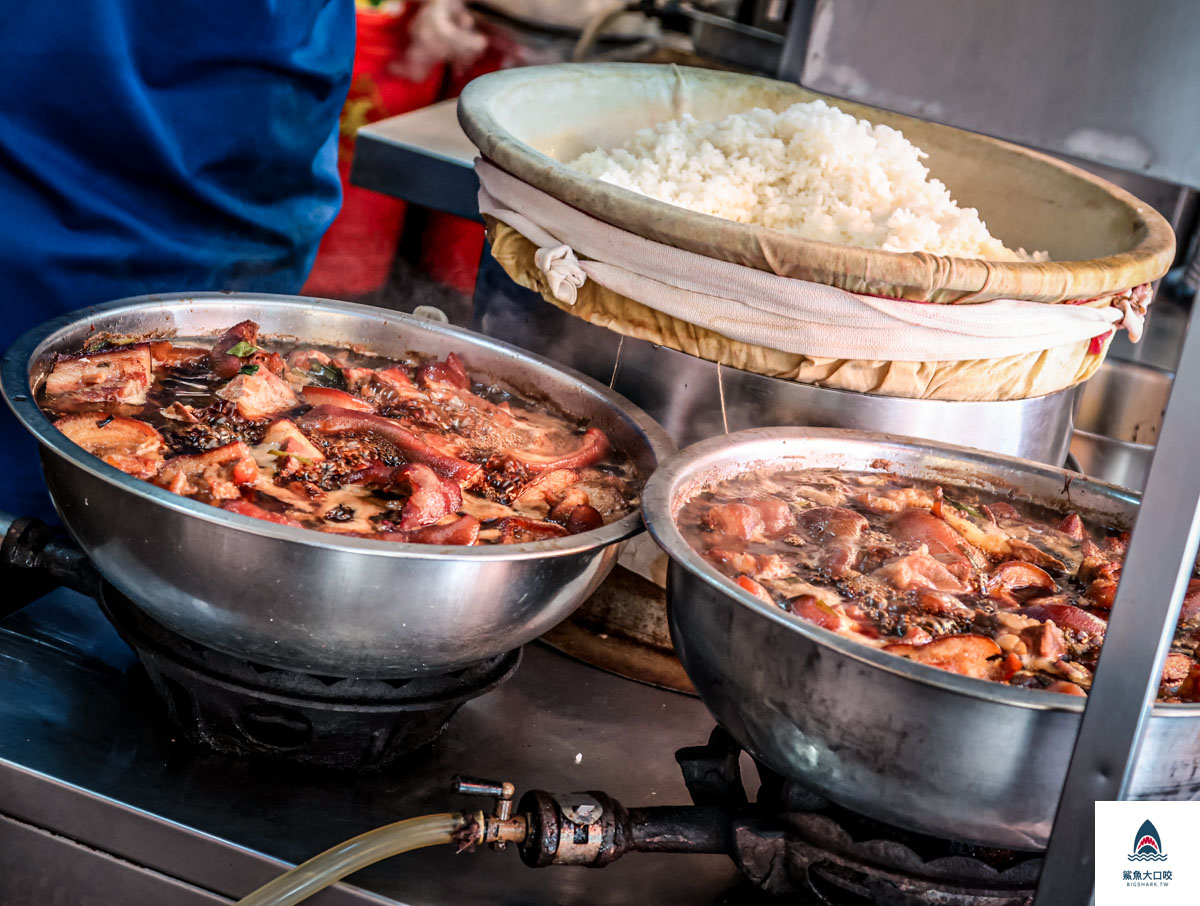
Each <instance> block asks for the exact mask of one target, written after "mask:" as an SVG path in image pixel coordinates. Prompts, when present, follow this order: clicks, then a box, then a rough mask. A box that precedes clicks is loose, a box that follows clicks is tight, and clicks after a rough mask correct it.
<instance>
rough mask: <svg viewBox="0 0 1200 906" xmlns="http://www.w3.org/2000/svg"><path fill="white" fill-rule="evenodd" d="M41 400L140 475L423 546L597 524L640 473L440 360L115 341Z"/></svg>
mask: <svg viewBox="0 0 1200 906" xmlns="http://www.w3.org/2000/svg"><path fill="white" fill-rule="evenodd" d="M37 399H38V403H39V405H40V406H41V407H42V409H43V411H45V412H46V414H47V415H49V416H50V417H51V418H52V419H54V420H55V426H56V427H58V428H59V430H61V431H62V432H63V433H64V434H66V435H67V436H68V437H69V438H71V440H73V441H74V442H75V443H77V444H79V445H80V446H81V447H83V448H84V449H86V450H88V451H89V452H90V453H92V454H94V455H96V456H98V457H100V458H101V459H103V460H104V461H105V462H107V463H108V464H109V465H112V466H115V467H116V468H118V469H121V470H123V471H125V472H127V473H129V474H131V475H134V476H135V477H137V478H141V479H144V480H146V481H150V482H153V483H154V484H157V485H159V486H161V487H164V488H167V489H168V490H171V491H173V492H175V493H177V494H181V495H184V496H188V497H192V498H194V499H196V500H200V501H203V502H205V503H209V504H212V505H214V506H219V507H221V508H223V509H226V510H230V511H232V512H236V513H241V514H243V515H246V516H252V517H255V518H258V519H264V520H267V521H270V522H276V523H281V524H285V525H292V526H299V527H304V528H311V529H317V530H319V531H324V532H333V533H338V534H349V535H354V536H360V537H370V538H376V539H380V540H389V541H405V542H415V543H429V544H458V545H463V544H485V543H511V542H520V541H537V540H542V539H546V538H555V537H561V536H564V535H569V534H574V533H577V532H582V531H587V530H588V529H592V528H597V527H599V526H601V525H604V524H606V523H609V522H612V521H614V520H616V519H619V518H621V517H622V516H624V515H626V514H627V513H629V512H630V511H631V510H632V509H633V508H634V507H635V506H636V505H637V503H638V495H639V489H640V486H641V479H640V477H639V476H638V475H637V472H636V469H635V467H634V466H633V464H632V463H631V462H630V461H629V460H628V458H627V457H626V456H624V455H623V454H622V453H621V452H620V451H616V450H613V449H612V446H611V444H610V443H609V441H608V438H607V436H606V435H605V434H604V433H603V432H602V431H600V430H599V429H597V428H594V427H586V426H582V425H579V424H577V423H576V422H574V421H572V420H571V419H569V418H567V417H566V416H565V415H564V414H563V413H561V412H559V411H557V410H556V409H555V408H554V407H553V406H552V405H550V404H548V403H546V402H543V401H535V400H533V399H529V398H526V397H524V396H522V395H521V394H519V393H517V392H515V391H514V390H512V389H511V388H508V387H505V386H502V385H499V384H494V383H489V382H486V381H482V380H480V379H478V377H477V376H474V377H473V376H472V375H471V374H470V373H469V372H468V365H467V364H466V363H464V362H463V361H462V359H460V358H459V357H458V356H457V355H455V354H453V353H451V354H450V355H449V356H447V357H446V359H445V360H444V361H434V360H427V359H423V358H421V357H419V356H415V355H411V356H408V357H406V358H404V359H403V360H395V361H393V360H389V359H384V358H381V357H378V356H372V355H368V354H364V353H361V352H359V351H355V350H346V349H331V348H328V347H314V346H305V345H303V344H296V343H288V344H284V343H274V342H269V341H267V340H265V339H263V338H260V337H259V334H258V326H257V325H256V324H254V323H253V322H249V321H245V322H242V323H241V324H238V325H235V326H234V327H232V328H230V330H229V331H227V332H226V333H225V334H224V335H223V336H221V337H220V338H219V339H218V340H217V341H216V343H213V341H212V338H209V339H207V340H192V341H186V340H181V341H173V342H168V341H165V340H159V341H149V342H137V341H134V340H129V339H125V338H121V337H112V336H105V337H103V338H100V339H99V340H97V341H94V342H93V343H91V344H89V347H88V348H86V349H84V350H82V351H81V352H80V353H79V354H78V355H73V356H62V357H59V358H58V359H57V360H56V361H55V362H54V365H53V367H52V368H51V370H50V372H49V374H48V375H47V377H46V379H45V381H44V382H43V383H42V384H41V385H40V386H39V388H38V392H37Z"/></svg>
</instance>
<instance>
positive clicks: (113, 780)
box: [0, 591, 736, 906]
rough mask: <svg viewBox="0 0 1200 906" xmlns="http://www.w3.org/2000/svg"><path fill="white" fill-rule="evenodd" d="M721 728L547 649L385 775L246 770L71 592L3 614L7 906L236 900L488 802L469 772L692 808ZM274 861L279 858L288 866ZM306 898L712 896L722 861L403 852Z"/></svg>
mask: <svg viewBox="0 0 1200 906" xmlns="http://www.w3.org/2000/svg"><path fill="white" fill-rule="evenodd" d="M712 725H713V721H712V718H711V717H709V715H708V713H707V712H706V711H705V710H704V708H703V706H702V705H701V704H700V703H699V702H698V701H697V700H695V699H692V698H689V697H686V696H682V695H677V694H674V693H670V692H662V691H658V690H655V689H651V688H649V687H646V686H641V685H638V684H636V683H633V682H630V681H627V680H623V679H619V678H617V677H614V676H610V675H608V674H605V673H602V672H600V671H598V670H595V669H593V668H590V667H586V666H583V665H581V664H578V663H576V662H574V661H571V660H569V659H567V658H565V657H564V656H562V655H559V654H557V653H554V652H552V651H550V650H548V649H545V648H543V647H541V646H539V645H537V644H534V645H530V646H528V647H527V649H526V653H525V660H524V663H523V664H522V665H521V667H520V668H519V670H518V671H517V674H516V675H515V676H514V677H513V679H512V680H510V681H509V682H508V683H507V684H506V685H504V686H501V687H500V688H499V689H497V690H496V691H494V692H492V693H490V694H488V695H485V696H483V697H482V698H479V699H476V700H474V701H472V702H469V703H468V704H466V705H465V706H464V707H463V709H462V710H461V711H460V712H459V714H458V715H456V717H455V718H454V719H453V720H452V722H451V724H450V728H449V730H448V731H447V732H446V735H445V736H444V737H442V739H440V740H439V741H438V742H437V743H435V744H434V746H433V748H432V750H431V751H429V752H426V753H424V754H418V755H414V756H411V757H410V758H409V759H408V760H407V761H406V762H405V763H403V764H401V765H400V766H397V767H394V768H392V769H389V770H388V771H386V772H384V773H381V774H377V775H374V776H360V777H354V776H338V775H332V774H327V773H326V774H322V773H316V772H312V771H303V770H298V769H292V768H281V767H278V766H269V765H264V764H255V763H252V762H247V761H241V760H237V759H233V758H229V757H225V756H220V755H217V754H214V753H211V752H207V751H204V750H199V749H195V748H192V747H190V746H188V745H186V744H184V743H182V742H177V741H175V740H174V739H172V736H171V730H170V728H169V727H168V726H167V725H165V723H164V722H163V720H162V719H161V718H160V716H159V705H158V702H157V701H155V700H154V699H153V698H152V696H151V694H150V691H149V688H148V685H147V684H146V682H145V679H144V677H143V676H142V675H141V673H140V668H139V667H138V665H137V661H136V659H135V658H134V656H133V654H132V653H131V652H130V651H129V649H127V648H126V647H125V645H124V643H123V642H121V641H120V639H119V638H118V637H117V635H116V633H115V632H114V630H113V629H112V628H111V627H110V626H109V624H108V623H107V622H106V621H105V619H104V618H103V616H102V615H101V614H100V612H99V609H98V608H97V606H96V605H95V604H94V603H93V602H92V601H91V600H89V599H86V598H83V597H81V596H79V595H76V594H74V593H72V592H67V591H59V592H55V593H54V594H52V595H50V596H48V597H46V598H44V599H42V600H41V601H39V602H37V603H35V604H33V605H31V606H30V607H29V608H27V609H26V610H24V611H22V612H20V613H18V614H16V615H14V616H12V617H9V618H8V619H7V620H4V621H3V622H0V904H6V906H7V904H35V903H36V904H45V903H52V902H54V903H67V902H69V903H72V904H91V903H96V904H99V903H103V904H106V906H121V904H131V906H132V904H145V903H172V904H181V906H192V904H215V903H227V902H229V901H230V900H231V899H236V898H237V897H238V896H242V895H244V894H246V893H248V892H249V891H250V890H252V889H254V888H255V887H257V886H259V885H260V884H262V883H264V882H266V881H267V880H269V879H270V878H271V877H273V876H274V875H276V874H278V873H279V872H280V871H281V870H282V868H281V866H282V862H291V863H294V862H298V861H302V860H303V859H305V858H307V857H309V856H311V855H314V854H316V853H317V852H319V851H320V850H322V849H325V848H326V847H328V846H330V845H332V844H334V843H337V842H339V841H341V840H343V839H345V838H347V837H350V836H353V835H355V834H357V833H360V832H362V831H365V830H368V829H370V828H373V827H376V826H378V825H380V824H384V823H387V822H390V821H394V820H397V819H399V818H402V817H408V816H413V815H420V814H425V813H428V812H437V811H446V810H452V809H457V808H466V807H479V806H480V804H481V803H480V802H479V801H477V800H475V801H472V800H465V799H461V798H458V797H455V796H454V795H452V794H451V793H450V792H449V785H450V780H451V777H452V776H453V775H454V774H455V773H456V772H459V771H461V772H464V773H469V774H475V775H479V776H485V777H496V778H501V779H505V780H511V781H513V782H514V783H516V785H517V788H518V790H524V789H528V788H530V787H538V788H542V789H550V790H558V791H566V790H575V789H601V790H605V791H606V792H608V793H610V794H612V795H614V796H616V797H617V798H618V799H620V800H621V801H623V802H624V803H625V804H627V805H668V804H684V803H687V802H688V801H689V800H688V795H687V791H686V789H685V787H684V784H683V780H682V777H681V775H680V774H679V770H678V768H677V766H676V764H675V762H674V759H673V755H674V751H675V749H677V748H679V747H682V746H687V745H695V744H701V743H703V742H704V740H705V739H706V738H707V735H708V732H709V731H710V730H711V728H712ZM280 860H282V861H280ZM352 880H353V881H354V883H355V884H358V885H361V886H360V887H347V886H342V887H340V888H339V889H337V890H334V891H327V892H326V893H325V894H321V895H318V896H317V897H314V898H313V899H312V900H311V902H312V903H314V904H322V903H323V904H326V906H334V904H338V903H340V904H352V903H353V904H367V903H381V904H382V903H409V904H414V906H418V904H419V906H434V904H460V903H467V902H480V903H523V904H537V903H561V904H570V903H587V904H589V906H603V904H624V903H631V904H632V903H637V904H643V903H667V902H671V903H711V902H713V901H714V900H716V899H718V898H722V899H723V900H724V901H726V902H728V899H726V898H727V895H728V892H729V890H730V889H731V888H734V887H735V885H736V872H735V869H734V867H733V863H732V862H731V861H730V860H729V859H728V858H726V857H724V856H669V855H642V854H633V855H630V856H628V857H626V858H625V859H623V860H621V861H620V862H618V863H616V864H614V865H612V866H609V867H608V868H606V869H604V870H603V871H591V870H587V869H574V868H548V869H529V868H526V867H525V866H524V865H523V864H521V862H520V860H519V858H518V856H517V854H516V853H515V852H513V851H511V850H510V851H509V852H504V853H495V852H491V851H488V850H485V851H482V852H478V853H474V854H464V855H455V854H454V853H453V852H452V851H451V850H450V849H449V848H439V849H431V850H424V851H422V852H418V853H409V854H407V855H404V856H400V857H398V858H396V859H393V860H391V861H390V862H387V863H383V864H380V865H378V866H375V867H373V868H371V869H368V870H367V871H364V872H363V873H361V874H360V875H356V876H354V877H353V878H352Z"/></svg>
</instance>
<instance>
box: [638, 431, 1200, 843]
mask: <svg viewBox="0 0 1200 906" xmlns="http://www.w3.org/2000/svg"><path fill="white" fill-rule="evenodd" d="M765 464H771V465H777V464H786V465H787V466H790V467H795V468H807V467H817V468H839V469H851V470H860V471H879V470H880V469H890V470H894V471H896V472H898V473H900V474H902V475H911V476H914V477H917V478H928V479H933V480H937V481H940V482H952V483H957V484H965V485H970V486H975V487H982V488H997V489H1001V490H1012V489H1016V490H1018V491H1019V492H1020V493H1022V494H1024V495H1025V496H1027V497H1028V498H1029V499H1031V500H1033V501H1036V502H1039V503H1044V504H1047V505H1050V506H1056V507H1059V508H1065V507H1069V508H1071V509H1074V510H1076V511H1078V512H1080V513H1081V514H1083V515H1084V517H1085V518H1087V517H1092V518H1095V519H1098V520H1101V521H1104V522H1106V523H1108V524H1110V525H1128V524H1130V523H1131V522H1132V520H1133V517H1134V515H1135V513H1136V508H1137V498H1136V497H1134V496H1133V495H1132V494H1131V493H1130V492H1128V491H1124V490H1121V489H1120V488H1116V487H1113V486H1111V485H1104V484H1099V483H1097V482H1093V481H1089V480H1086V479H1083V478H1080V477H1078V476H1074V475H1071V474H1070V473H1068V472H1064V471H1062V470H1060V469H1055V468H1050V467H1047V466H1042V465H1037V464H1035V463H1030V462H1025V461H1022V460H1018V459H1012V458H1009V457H1005V456H997V455H994V454H990V453H984V452H982V451H979V450H972V449H966V448H962V447H952V446H949V445H944V444H936V443H931V442H926V441H919V440H914V439H911V438H897V437H891V436H888V435H883V434H866V433H859V432H852V431H843V430H832V429H783V428H776V429H758V430H752V431H743V432H740V433H738V434H733V435H729V436H728V437H721V438H713V439H711V440H707V441H704V442H702V443H699V444H696V445H695V446H693V447H690V448H689V449H687V450H685V451H684V452H682V453H680V454H678V455H677V456H674V457H672V458H671V459H669V460H668V461H667V462H666V463H664V464H663V465H662V466H661V467H660V468H659V470H658V472H656V473H655V474H654V476H653V477H652V478H651V480H650V483H649V484H648V486H647V488H646V491H645V495H644V502H643V511H644V514H645V517H646V524H647V527H648V528H649V530H650V533H651V534H652V535H653V537H654V539H655V540H656V541H657V542H658V543H659V544H660V545H661V546H662V547H663V548H664V549H665V550H666V551H667V553H668V554H669V555H670V558H671V565H670V568H669V573H668V579H667V593H668V601H669V611H670V622H671V633H672V637H673V638H674V641H675V649H676V651H677V652H678V654H679V657H680V660H681V661H682V662H683V666H684V668H685V669H686V670H687V672H688V675H689V676H690V677H691V680H692V682H693V683H694V684H695V686H696V689H697V691H698V692H699V694H700V697H701V698H702V699H703V700H704V702H705V704H706V705H707V706H708V708H709V710H711V711H712V712H713V714H714V716H715V717H716V718H717V720H719V721H720V722H721V723H722V724H723V725H724V726H725V727H726V728H727V729H728V730H729V731H730V732H731V733H732V734H733V735H734V736H735V737H736V738H737V739H738V740H739V741H740V742H741V743H742V744H743V745H744V746H745V747H746V748H747V750H748V751H749V752H750V753H751V754H753V755H755V756H756V757H757V758H760V759H761V760H762V761H763V762H764V763H765V764H767V765H768V766H770V767H771V768H773V769H775V770H776V771H778V772H780V773H781V774H784V775H785V776H787V777H791V778H795V779H798V780H803V781H805V782H806V783H809V784H811V785H812V786H814V787H816V788H817V789H818V790H820V791H822V792H823V793H825V794H826V795H828V796H829V797H830V798H831V799H833V800H835V801H836V802H839V803H841V804H843V805H845V806H847V807H849V808H852V809H855V810H857V811H860V812H862V813H864V814H867V815H871V816H873V817H875V818H878V819H880V820H884V821H890V822H893V823H895V824H897V825H900V826H904V827H909V828H912V829H915V830H920V831H924V832H927V833H931V834H936V835H939V836H942V837H945V838H949V839H954V840H964V841H967V842H971V843H977V844H982V845H991V846H1004V847H1009V848H1014V849H1040V848H1042V847H1044V846H1045V844H1046V841H1047V840H1048V839H1049V835H1050V828H1051V824H1052V822H1053V819H1054V812H1055V809H1056V807H1057V805H1058V799H1059V794H1060V792H1061V790H1062V785H1063V780H1064V778H1065V776H1066V771H1067V763H1068V760H1069V759H1070V757H1071V751H1072V748H1073V746H1074V744H1075V737H1076V735H1077V733H1078V729H1079V720H1080V714H1081V713H1082V710H1083V706H1084V702H1083V700H1081V699H1079V698H1075V697H1072V696H1066V695H1058V694H1054V693H1047V692H1040V691H1037V690H1031V689H1022V688H1017V687H1013V686H1007V685H1002V684H998V683H989V682H986V681H983V680H976V679H971V678H969V677H964V676H958V675H956V674H953V673H947V672H945V671H942V670H938V669H936V668H932V667H927V666H925V665H923V664H918V663H915V662H912V661H909V660H905V659H904V658H900V657H896V656H895V655H891V654H888V653H886V652H883V651H877V650H875V649H873V648H869V647H867V646H864V645H860V644H858V643H856V642H854V641H852V640H850V639H846V638H843V637H841V636H838V635H835V634H834V633H832V632H829V631H827V630H825V629H822V628H820V627H818V626H815V625H813V624H811V623H807V622H804V621H802V620H799V619H797V618H794V617H792V616H790V615H789V614H787V613H786V612H784V611H783V610H781V609H779V608H777V607H773V606H771V605H768V604H764V603H763V602H761V601H759V600H758V599H757V598H755V597H754V596H753V595H751V594H749V593H747V592H745V591H743V590H742V589H740V588H738V587H737V586H736V585H735V584H734V583H732V582H730V581H729V580H728V579H726V578H725V577H723V576H722V575H721V574H720V573H718V572H717V571H716V570H715V569H714V568H713V567H711V566H709V565H708V564H707V563H706V562H705V561H704V560H703V559H702V558H701V557H700V556H699V554H697V552H696V551H695V550H693V549H692V548H691V546H690V545H689V544H688V543H687V542H686V541H685V540H684V538H683V536H682V535H681V534H680V532H679V530H678V529H677V528H676V525H675V520H674V516H675V513H676V512H677V511H678V509H679V507H680V506H681V505H682V504H683V502H684V501H686V500H687V499H688V498H689V497H690V496H691V495H692V494H693V493H694V492H695V491H696V490H697V489H698V488H699V487H701V486H702V485H704V484H706V483H708V482H710V481H713V480H719V479H721V478H724V477H727V476H732V475H735V474H738V473H741V472H743V471H745V470H747V469H751V468H754V467H756V466H759V465H765ZM1197 718H1200V705H1161V704H1160V705H1157V706H1156V707H1155V709H1154V712H1153V716H1152V718H1151V720H1150V724H1149V730H1148V732H1147V737H1146V742H1145V746H1144V748H1143V750H1142V755H1141V758H1140V760H1139V762H1138V769H1137V773H1136V775H1135V777H1134V779H1133V784H1132V795H1133V798H1143V799H1189V798H1200V719H1197Z"/></svg>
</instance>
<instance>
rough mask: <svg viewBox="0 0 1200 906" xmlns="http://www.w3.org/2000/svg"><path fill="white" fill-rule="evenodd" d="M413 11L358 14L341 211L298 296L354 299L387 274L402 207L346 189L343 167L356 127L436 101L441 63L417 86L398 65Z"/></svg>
mask: <svg viewBox="0 0 1200 906" xmlns="http://www.w3.org/2000/svg"><path fill="white" fill-rule="evenodd" d="M417 9H418V3H417V2H413V0H410V2H408V3H406V4H405V5H404V8H403V10H402V11H401V12H400V13H399V14H398V15H397V14H390V13H384V12H379V11H377V10H359V11H358V14H357V23H358V42H357V48H356V50H355V54H354V73H353V76H352V77H351V84H350V93H349V96H348V97H347V98H346V103H345V106H343V108H342V119H341V142H340V143H339V146H338V173H339V175H340V176H341V180H342V191H343V200H342V210H341V212H340V213H339V214H338V216H337V219H335V220H334V222H333V224H332V225H331V226H330V227H329V230H328V232H326V234H325V237H324V239H322V240H321V247H320V249H319V250H318V252H317V258H316V261H315V262H314V263H313V268H312V271H311V272H310V273H309V276H308V281H307V282H306V283H305V284H304V288H303V289H302V290H301V292H302V293H304V294H305V295H313V296H332V297H335V298H353V297H355V296H361V295H364V294H366V293H369V292H372V291H373V290H376V289H378V288H379V287H380V286H382V285H383V284H384V283H385V282H386V281H387V278H388V274H389V272H390V271H391V266H392V258H393V257H394V256H395V254H396V244H397V242H398V241H399V238H400V232H401V230H402V229H403V226H404V208H405V205H404V202H402V201H399V200H397V199H394V198H389V197H387V196H386V195H382V194H380V193H378V192H372V191H370V190H368V189H361V188H359V187H358V186H352V185H350V164H351V161H352V160H353V158H354V136H355V133H356V132H357V131H358V129H359V127H361V126H364V125H366V124H367V123H373V122H375V121H376V120H380V119H383V118H384V117H388V116H395V115H396V114H398V113H406V112H408V111H409V110H416V109H417V108H419V107H425V106H427V105H429V104H432V103H433V102H434V101H436V100H437V99H438V92H439V90H440V88H441V85H442V79H443V77H444V75H445V67H444V66H443V65H437V66H435V67H433V68H432V70H431V71H430V72H429V73H428V74H427V75H426V76H425V77H424V78H423V79H422V80H420V81H414V80H412V79H410V78H408V77H407V75H406V74H405V72H404V68H403V59H404V55H405V52H406V51H407V50H408V46H409V25H410V23H411V22H412V18H413V16H415V15H416V12H417Z"/></svg>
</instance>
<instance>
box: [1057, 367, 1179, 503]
mask: <svg viewBox="0 0 1200 906" xmlns="http://www.w3.org/2000/svg"><path fill="white" fill-rule="evenodd" d="M1173 380H1174V375H1173V374H1172V373H1171V372H1170V371H1164V370H1163V369H1161V368H1155V367H1153V366H1152V365H1143V364H1139V363H1136V362H1124V361H1120V360H1118V359H1111V358H1110V359H1108V360H1107V361H1106V362H1105V363H1104V364H1103V365H1101V366H1100V370H1099V371H1097V372H1096V375H1095V377H1093V378H1092V379H1091V380H1090V381H1088V382H1087V383H1086V384H1084V385H1083V387H1081V388H1080V390H1079V397H1078V399H1077V401H1076V404H1075V432H1074V434H1073V435H1072V437H1071V455H1073V456H1074V457H1075V460H1076V461H1077V462H1078V463H1079V468H1080V471H1081V472H1083V473H1084V474H1085V475H1089V476H1091V477H1092V478H1098V479H1100V480H1101V481H1108V482H1111V483H1112V484H1116V485H1120V486H1121V487H1125V488H1132V489H1134V490H1135V491H1140V490H1141V489H1142V488H1143V487H1145V484H1146V476H1147V475H1148V474H1149V473H1150V459H1151V457H1152V456H1153V455H1154V445H1155V443H1156V442H1157V440H1158V430H1159V428H1160V427H1161V426H1162V418H1163V412H1164V411H1165V409H1166V407H1167V397H1168V396H1170V394H1171V384H1172V382H1173Z"/></svg>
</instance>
